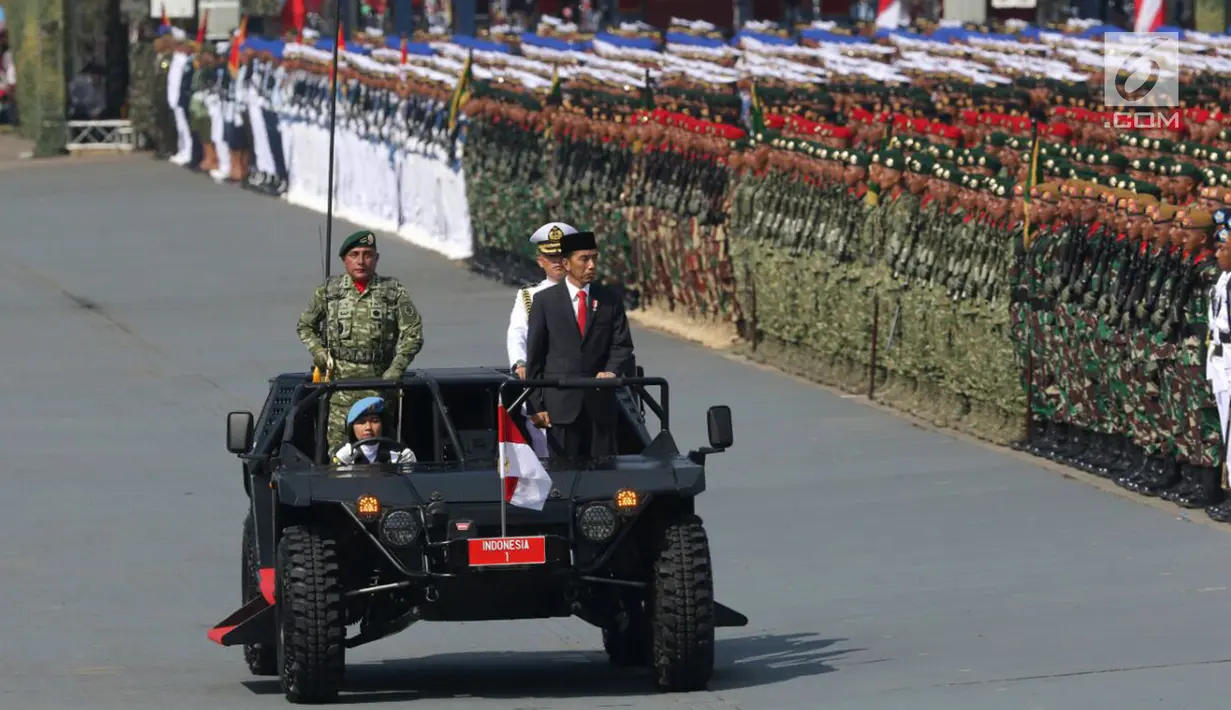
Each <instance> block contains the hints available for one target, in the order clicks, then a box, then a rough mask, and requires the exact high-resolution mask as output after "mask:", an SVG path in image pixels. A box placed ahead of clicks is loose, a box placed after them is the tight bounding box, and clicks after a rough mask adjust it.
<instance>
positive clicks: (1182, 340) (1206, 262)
mask: <svg viewBox="0 0 1231 710" xmlns="http://www.w3.org/2000/svg"><path fill="white" fill-rule="evenodd" d="M1212 227H1213V220H1212V216H1211V215H1210V213H1209V212H1206V211H1201V210H1192V211H1187V212H1186V213H1185V215H1184V216H1183V217H1182V218H1181V219H1180V230H1179V232H1178V235H1177V239H1178V240H1179V241H1181V244H1180V246H1181V249H1182V250H1183V251H1182V259H1181V263H1182V264H1183V269H1184V272H1183V276H1182V277H1181V280H1180V284H1179V293H1178V294H1177V296H1176V298H1175V302H1174V310H1173V312H1172V315H1171V318H1172V321H1173V323H1174V325H1173V326H1172V328H1173V329H1174V338H1175V340H1176V342H1177V345H1178V355H1177V362H1176V365H1177V372H1178V375H1179V377H1178V378H1177V379H1178V385H1179V393H1178V396H1177V398H1176V399H1177V405H1178V411H1177V413H1176V423H1177V425H1178V431H1177V435H1176V456H1177V469H1178V470H1177V473H1178V474H1179V477H1180V483H1179V485H1177V486H1176V487H1174V488H1171V489H1168V490H1166V491H1163V492H1162V493H1160V496H1159V497H1161V498H1163V499H1165V500H1169V501H1172V502H1174V503H1178V504H1180V505H1181V506H1183V507H1186V508H1205V507H1207V506H1210V505H1213V504H1215V503H1218V502H1220V501H1221V495H1220V493H1221V490H1220V484H1221V475H1220V472H1219V470H1218V465H1219V463H1220V462H1221V460H1222V457H1221V450H1220V449H1221V447H1220V445H1219V442H1220V440H1221V438H1222V432H1221V431H1220V428H1219V424H1218V410H1217V402H1216V400H1215V398H1214V393H1213V391H1212V390H1211V388H1210V383H1209V381H1207V380H1206V378H1205V339H1206V336H1207V335H1208V331H1209V326H1208V322H1207V314H1208V304H1209V301H1208V298H1209V291H1210V288H1211V287H1212V286H1213V285H1214V284H1215V283H1216V282H1217V281H1218V277H1219V268H1218V264H1217V262H1216V260H1215V258H1214V253H1213V251H1212V247H1213V243H1212V240H1211V236H1212Z"/></svg>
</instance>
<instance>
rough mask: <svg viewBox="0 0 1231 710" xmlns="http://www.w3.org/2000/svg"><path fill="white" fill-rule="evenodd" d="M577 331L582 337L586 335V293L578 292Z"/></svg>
mask: <svg viewBox="0 0 1231 710" xmlns="http://www.w3.org/2000/svg"><path fill="white" fill-rule="evenodd" d="M577 330H578V332H580V333H581V334H582V335H585V334H586V292H585V291H578V292H577Z"/></svg>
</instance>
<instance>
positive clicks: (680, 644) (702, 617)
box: [650, 515, 714, 692]
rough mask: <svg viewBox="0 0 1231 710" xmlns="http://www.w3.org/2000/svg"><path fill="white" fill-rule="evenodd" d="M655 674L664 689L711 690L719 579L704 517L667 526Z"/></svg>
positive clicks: (658, 585) (657, 572)
mask: <svg viewBox="0 0 1231 710" xmlns="http://www.w3.org/2000/svg"><path fill="white" fill-rule="evenodd" d="M650 630H651V636H652V643H653V668H654V680H655V683H656V684H657V686H658V688H659V689H660V690H665V691H669V692H689V691H696V690H705V689H706V687H707V686H708V685H709V681H710V678H711V677H712V676H713V674H714V579H713V574H712V567H711V563H710V547H709V539H708V537H707V536H706V534H705V527H704V526H703V525H702V524H701V519H700V518H699V517H697V516H695V515H684V516H681V517H679V518H678V519H676V520H674V521H671V522H670V523H668V524H667V525H666V527H665V528H664V529H663V530H662V533H661V535H660V537H659V540H658V547H657V557H656V559H655V560H654V589H653V601H652V603H651V605H650Z"/></svg>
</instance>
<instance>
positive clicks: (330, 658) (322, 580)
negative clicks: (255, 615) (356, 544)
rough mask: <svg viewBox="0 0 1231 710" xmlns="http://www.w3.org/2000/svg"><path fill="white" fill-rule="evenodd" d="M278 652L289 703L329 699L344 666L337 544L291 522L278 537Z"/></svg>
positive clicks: (333, 692) (339, 686)
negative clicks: (292, 525)
mask: <svg viewBox="0 0 1231 710" xmlns="http://www.w3.org/2000/svg"><path fill="white" fill-rule="evenodd" d="M277 588H278V590H277V599H276V602H277V612H278V614H277V618H278V635H279V641H280V643H279V645H278V651H279V653H278V655H279V667H280V671H281V678H282V691H283V693H284V694H285V695H286V699H287V700H289V701H290V702H292V703H322V702H329V701H331V700H333V699H335V698H336V697H337V695H338V691H339V690H340V689H341V686H342V677H343V672H344V670H345V667H346V622H345V616H344V609H343V605H342V588H341V584H340V583H339V580H338V557H337V545H336V543H335V542H334V540H333V539H332V538H331V537H330V536H329V535H327V534H324V533H322V532H320V531H318V530H316V529H314V528H312V527H308V526H294V527H290V528H287V529H286V530H284V531H283V533H282V540H281V541H280V542H279V543H278V583H277Z"/></svg>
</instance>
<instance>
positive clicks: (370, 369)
mask: <svg viewBox="0 0 1231 710" xmlns="http://www.w3.org/2000/svg"><path fill="white" fill-rule="evenodd" d="M338 256H339V257H341V258H342V262H343V264H344V265H345V268H346V273H344V274H341V275H338V276H331V277H330V278H329V279H328V280H327V281H326V282H325V283H324V284H322V285H321V286H318V287H317V288H316V291H315V292H313V294H312V302H311V303H310V304H309V305H308V308H307V309H306V310H304V312H303V314H302V315H300V316H299V327H298V331H299V339H300V341H301V342H303V344H304V346H305V347H307V349H308V352H309V353H310V354H311V355H312V362H313V364H315V365H316V367H318V368H320V369H321V370H322V371H324V372H325V373H326V375H327V377H328V378H329V379H335V380H336V379H347V378H381V379H396V378H399V377H401V375H402V373H403V372H404V371H405V370H406V367H407V366H408V365H410V363H411V361H412V360H414V358H415V355H417V354H418V353H419V351H420V350H421V349H422V348H423V321H422V319H421V318H420V316H419V311H418V309H416V308H415V304H414V303H413V302H412V301H411V300H410V296H409V295H408V294H407V292H406V289H405V287H403V286H402V284H401V283H400V282H399V281H398V280H397V279H395V278H392V277H389V276H378V275H377V274H376V263H377V261H378V260H379V254H377V251H376V235H374V234H373V233H372V232H370V231H368V230H360V231H358V232H355V233H354V234H352V235H350V236H349V237H347V238H346V240H345V241H343V242H342V247H341V249H339V251H338ZM377 394H378V393H376V392H371V391H341V392H336V393H334V394H333V395H332V396H331V398H330V407H329V425H328V434H327V437H328V446H329V451H331V452H332V451H334V450H336V449H337V448H338V447H339V446H341V445H342V444H344V443H345V442H346V436H347V429H346V412H347V409H348V408H349V407H350V406H351V405H352V404H354V403H355V402H357V401H359V400H360V399H363V398H364V397H368V396H374V395H377Z"/></svg>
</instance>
